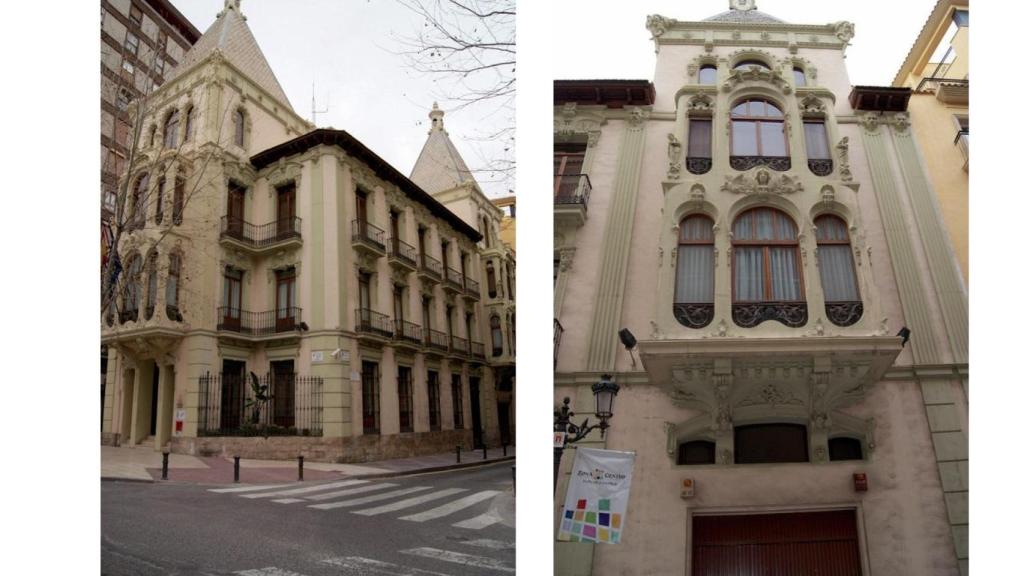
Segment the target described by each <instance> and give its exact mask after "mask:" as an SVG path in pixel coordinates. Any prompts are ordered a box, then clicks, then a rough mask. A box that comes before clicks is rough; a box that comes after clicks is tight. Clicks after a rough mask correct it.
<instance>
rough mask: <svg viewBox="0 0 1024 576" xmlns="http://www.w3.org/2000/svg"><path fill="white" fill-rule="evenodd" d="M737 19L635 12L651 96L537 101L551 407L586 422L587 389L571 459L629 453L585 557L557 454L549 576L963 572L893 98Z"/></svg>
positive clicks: (910, 161) (785, 33) (899, 110)
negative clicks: (607, 518)
mask: <svg viewBox="0 0 1024 576" xmlns="http://www.w3.org/2000/svg"><path fill="white" fill-rule="evenodd" d="M767 3H769V2H768V0H766V2H762V3H761V4H767ZM725 4H726V3H725V2H722V8H725ZM757 4H758V3H757V2H754V1H753V0H731V1H730V2H729V4H728V5H729V8H730V9H729V10H728V11H726V12H722V13H720V14H717V15H714V16H711V17H708V18H705V19H703V20H700V19H699V18H700V17H701V16H702V15H701V14H699V13H693V14H689V15H685V14H684V15H682V16H686V18H685V19H682V20H677V19H674V18H671V17H666V16H660V15H652V16H649V17H648V19H647V30H648V31H649V32H650V34H651V36H652V41H653V44H654V46H653V49H654V50H655V52H656V54H657V60H656V66H655V70H654V75H653V81H647V80H564V81H556V82H555V84H554V96H555V98H554V100H555V107H554V142H555V149H554V166H555V173H554V222H555V238H554V247H555V253H554V255H553V256H554V261H555V278H554V283H555V291H554V294H555V302H554V319H555V350H554V353H555V358H554V360H555V374H554V383H555V394H554V400H555V403H556V404H561V401H562V398H563V397H568V398H569V399H570V402H571V403H570V407H571V409H572V410H574V411H575V412H576V414H577V416H576V417H575V418H574V420H575V421H576V422H577V423H579V422H581V421H583V420H584V419H585V418H589V419H590V422H591V423H594V422H595V420H596V416H595V414H594V410H595V407H594V396H593V393H592V391H591V386H592V385H593V384H594V383H596V382H597V381H598V380H599V379H601V375H602V374H609V375H611V378H612V380H613V381H614V382H616V383H617V384H619V386H620V387H621V390H620V392H619V393H618V396H617V398H616V400H615V407H614V416H613V417H612V418H611V419H610V421H609V424H610V428H608V430H607V434H606V435H605V436H604V438H602V437H601V436H600V434H598V433H597V432H596V431H595V432H594V433H592V434H590V436H588V437H587V438H586V439H585V440H584V441H583V442H582V443H580V444H579V445H581V446H591V447H604V448H608V449H613V450H624V451H634V452H635V453H636V463H635V466H634V469H633V472H634V476H633V478H632V486H631V493H630V501H629V509H628V513H627V515H626V519H625V523H624V525H623V526H622V532H621V534H619V535H617V536H618V537H620V538H621V544H602V545H595V544H594V543H593V538H588V537H587V534H588V528H587V527H588V525H591V528H589V530H594V529H595V528H597V529H601V528H603V529H606V530H610V531H614V527H612V528H609V527H607V526H606V525H605V524H600V525H597V524H595V523H591V522H589V520H588V518H587V517H586V516H585V515H584V516H582V517H581V516H580V515H577V514H576V513H575V512H574V511H573V510H565V509H563V503H564V498H565V490H566V486H567V484H568V482H567V480H568V475H569V473H570V471H571V469H572V465H573V458H572V454H573V452H574V451H573V450H567V451H566V453H565V455H566V458H564V459H563V461H562V463H561V468H560V470H559V472H560V476H559V477H560V481H559V482H558V483H557V486H556V496H555V510H554V514H555V519H554V521H555V522H556V524H557V526H558V527H560V528H562V529H564V530H565V531H567V532H569V533H570V534H572V536H571V537H570V539H569V541H565V542H556V543H555V573H556V574H559V575H560V576H568V575H572V576H577V575H595V576H612V575H616V576H617V575H622V574H625V575H641V574H643V575H647V574H659V575H661V574H674V575H681V576H683V575H685V576H703V575H710V574H723V573H730V574H732V573H737V574H739V573H742V574H747V573H750V574H762V573H769V572H772V573H775V572H773V570H774V571H777V572H778V573H780V574H781V573H785V574H825V573H829V574H862V575H876V576H880V575H889V574H900V575H910V576H935V575H944V576H952V575H956V574H960V575H964V574H967V557H968V553H967V541H968V526H967V517H968V506H967V440H966V438H967V374H968V372H967V300H966V294H965V291H964V290H963V288H962V283H961V282H960V281H959V275H958V274H957V270H956V263H955V258H954V255H953V254H954V252H953V250H952V249H951V248H950V245H949V242H948V240H947V238H946V237H945V235H944V234H943V228H942V223H941V216H940V212H939V210H938V205H937V202H936V195H935V190H934V189H933V188H932V187H931V185H930V184H929V180H928V178H927V177H926V176H925V165H924V163H923V161H922V156H921V154H920V146H921V144H920V143H919V142H918V141H917V136H916V135H915V133H914V131H913V130H912V129H911V127H912V126H914V125H915V124H916V117H915V116H914V114H913V112H909V113H908V110H907V102H908V100H909V99H910V90H908V89H903V88H890V87H884V88H874V87H863V86H855V85H853V84H852V83H851V81H850V79H849V77H848V75H847V70H846V66H845V61H844V55H845V53H846V51H847V50H855V49H856V47H855V46H854V45H852V44H850V42H851V40H852V39H853V37H854V24H853V23H851V22H845V21H841V22H834V23H829V24H810V25H808V24H802V23H789V22H784V21H781V20H779V19H778V18H775V17H773V16H771V15H769V14H766V13H764V12H761V11H760V10H758V6H757ZM680 9H681V10H684V11H685V10H692V9H693V6H692V5H690V4H686V5H685V6H683V8H680ZM580 18H581V19H580V20H579V21H578V22H577V23H578V24H580V25H582V26H586V18H585V16H581V17H580ZM904 326H906V327H909V329H910V330H911V334H910V337H909V341H905V339H904V337H903V336H901V334H902V335H905V334H906V332H905V331H902V330H901V328H902V327H904ZM621 329H627V330H629V332H630V333H631V334H632V335H633V336H635V339H636V340H637V344H636V348H635V349H634V350H627V349H626V348H625V347H624V346H623V344H622V343H621V341H620V336H619V331H620V330H621ZM625 340H626V341H628V340H629V338H628V337H627V338H625ZM691 489H692V490H691ZM567 514H568V517H567ZM594 520H596V522H597V523H600V522H602V521H603V519H601V518H600V517H599V516H597V515H595V517H594ZM591 534H593V532H591ZM613 539H614V536H613Z"/></svg>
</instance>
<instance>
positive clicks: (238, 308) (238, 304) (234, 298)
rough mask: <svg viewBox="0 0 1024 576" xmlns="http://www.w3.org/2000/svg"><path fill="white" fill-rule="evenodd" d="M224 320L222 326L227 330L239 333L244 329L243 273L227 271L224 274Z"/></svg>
mask: <svg viewBox="0 0 1024 576" xmlns="http://www.w3.org/2000/svg"><path fill="white" fill-rule="evenodd" d="M222 310H223V311H224V318H223V319H222V322H221V324H222V325H223V326H224V329H225V330H234V331H235V332H238V331H239V330H241V328H242V272H241V271H239V270H227V271H226V272H225V273H224V307H223V308H222Z"/></svg>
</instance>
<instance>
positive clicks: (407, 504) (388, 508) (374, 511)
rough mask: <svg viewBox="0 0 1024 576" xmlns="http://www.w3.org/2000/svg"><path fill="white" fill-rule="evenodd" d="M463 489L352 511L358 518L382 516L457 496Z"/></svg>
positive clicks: (443, 491)
mask: <svg viewBox="0 0 1024 576" xmlns="http://www.w3.org/2000/svg"><path fill="white" fill-rule="evenodd" d="M465 491H466V489H465V488H448V489H447V490H441V491H440V492H431V493H430V494H424V495H422V496H416V497H415V498H406V499H405V500H399V501H398V502H392V503H391V504H384V505H383V506H377V507H376V508H367V509H365V510H353V511H352V513H353V514H359V515H360V516H376V515H378V514H384V513H386V512H394V511H395V510H404V509H405V508H411V507H413V506H418V505H419V504H423V503H424V502H430V501H431V500H438V499H440V498H444V497H445V496H451V495H452V494H458V493H460V492H465Z"/></svg>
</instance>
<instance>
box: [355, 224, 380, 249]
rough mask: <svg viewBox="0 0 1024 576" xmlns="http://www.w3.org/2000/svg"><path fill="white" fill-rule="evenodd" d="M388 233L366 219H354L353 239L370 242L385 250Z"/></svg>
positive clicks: (365, 242) (371, 244)
mask: <svg viewBox="0 0 1024 576" xmlns="http://www.w3.org/2000/svg"><path fill="white" fill-rule="evenodd" d="M385 238H386V235H385V234H384V231H383V230H381V229H380V228H377V227H376V226H374V225H373V224H370V223H369V222H367V221H365V220H359V219H358V218H357V219H355V220H353V221H352V241H353V242H362V243H364V244H369V245H370V246H373V247H375V248H377V249H378V250H380V251H381V252H384V251H385V249H386V248H387V245H386V244H385Z"/></svg>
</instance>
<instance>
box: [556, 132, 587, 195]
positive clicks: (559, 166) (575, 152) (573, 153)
mask: <svg viewBox="0 0 1024 576" xmlns="http://www.w3.org/2000/svg"><path fill="white" fill-rule="evenodd" d="M586 153H587V146H586V144H557V145H555V196H557V197H572V196H575V195H576V188H577V187H578V186H579V183H580V174H582V172H583V158H584V156H585V155H586Z"/></svg>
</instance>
